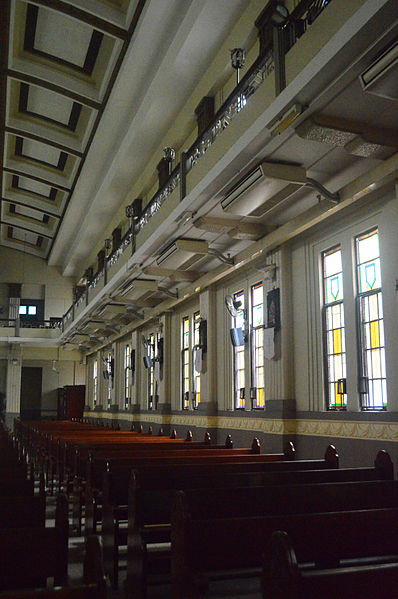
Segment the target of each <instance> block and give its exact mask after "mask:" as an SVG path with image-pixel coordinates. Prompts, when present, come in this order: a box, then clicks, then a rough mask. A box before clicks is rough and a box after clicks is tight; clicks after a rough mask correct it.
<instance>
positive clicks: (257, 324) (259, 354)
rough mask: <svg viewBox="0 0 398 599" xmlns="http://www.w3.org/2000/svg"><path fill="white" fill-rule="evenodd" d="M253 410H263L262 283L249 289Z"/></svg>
mask: <svg viewBox="0 0 398 599" xmlns="http://www.w3.org/2000/svg"><path fill="white" fill-rule="evenodd" d="M251 325H252V347H251V351H252V360H251V366H252V388H251V399H252V408H253V409H264V341H263V339H264V330H263V326H264V290H263V284H262V283H256V285H252V287H251Z"/></svg>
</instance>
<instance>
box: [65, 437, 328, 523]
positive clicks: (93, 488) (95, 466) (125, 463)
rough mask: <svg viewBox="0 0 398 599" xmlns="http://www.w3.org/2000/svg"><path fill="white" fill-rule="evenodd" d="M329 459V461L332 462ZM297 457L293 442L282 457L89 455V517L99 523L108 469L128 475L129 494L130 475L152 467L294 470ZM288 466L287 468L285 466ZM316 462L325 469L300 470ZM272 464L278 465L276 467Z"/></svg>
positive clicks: (170, 453) (321, 462)
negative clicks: (95, 507) (94, 510)
mask: <svg viewBox="0 0 398 599" xmlns="http://www.w3.org/2000/svg"><path fill="white" fill-rule="evenodd" d="M332 453H333V452H331V453H330V456H329V457H330V462H328V463H330V464H331V463H332V461H333V460H334V461H333V464H334V466H330V467H337V464H338V458H337V462H336V456H332ZM329 457H328V459H329ZM294 458H295V452H294V447H293V445H292V444H291V443H290V444H288V445H287V447H286V450H285V452H284V453H279V454H260V455H251V454H250V453H249V454H247V455H239V454H234V453H231V450H228V451H227V452H222V453H220V452H218V451H217V452H216V453H215V454H214V453H213V454H212V452H211V451H207V450H206V451H205V452H201V451H199V450H198V451H195V453H194V454H193V455H191V454H189V455H184V454H183V453H181V452H173V451H172V450H169V451H168V452H162V453H161V454H160V455H158V454H156V452H155V451H152V452H150V453H148V454H147V455H143V454H140V455H137V456H134V457H131V456H127V457H126V456H123V455H121V454H120V453H117V454H116V456H115V455H114V456H113V457H112V454H111V453H109V452H106V453H105V454H104V455H101V454H92V455H90V456H89V460H88V462H87V474H86V487H85V494H86V495H87V496H88V498H89V500H88V501H86V516H87V515H88V516H89V518H92V517H93V518H94V522H95V521H97V519H96V518H95V516H93V514H92V513H91V511H90V510H91V509H92V506H93V505H97V504H98V503H99V500H98V494H99V492H100V491H101V488H102V482H103V476H104V473H105V472H106V471H107V470H111V471H112V473H113V474H117V473H120V474H122V476H124V478H125V480H126V485H125V493H126V494H127V487H128V480H129V476H130V472H131V470H132V469H135V470H141V471H145V470H147V469H151V468H152V467H156V466H158V467H159V466H161V468H163V469H165V471H166V470H167V471H168V472H180V470H179V469H180V468H181V469H182V470H181V472H185V473H186V472H187V466H188V469H192V468H193V467H195V471H197V473H200V472H202V473H207V472H209V471H212V470H213V469H214V468H216V471H217V472H223V471H231V472H242V471H253V470H261V469H264V468H265V469H267V470H268V469H273V468H275V469H276V470H280V469H285V466H286V469H287V470H288V469H293V468H295V466H293V463H294ZM282 463H283V464H285V466H283V465H282ZM315 463H317V464H318V465H319V467H320V468H322V467H324V466H325V464H326V460H315V461H311V460H310V461H307V460H305V461H303V462H302V463H300V464H299V465H298V466H297V468H299V467H303V468H305V467H307V468H308V467H314V465H315ZM272 464H275V466H273V465H272ZM76 496H78V490H76ZM88 531H89V534H91V532H95V530H93V531H92V530H91V529H90V528H89V529H88Z"/></svg>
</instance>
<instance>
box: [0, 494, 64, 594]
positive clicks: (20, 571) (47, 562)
mask: <svg viewBox="0 0 398 599" xmlns="http://www.w3.org/2000/svg"><path fill="white" fill-rule="evenodd" d="M68 532H69V522H68V500H67V497H66V496H65V495H60V496H58V498H57V509H56V517H55V527H51V528H50V527H43V526H40V527H35V526H29V527H25V528H2V529H0V564H1V565H2V567H1V568H0V588H1V589H2V590H12V589H19V588H21V589H26V588H35V587H45V586H46V579H47V578H48V577H54V582H55V584H56V585H65V584H66V582H67V568H68Z"/></svg>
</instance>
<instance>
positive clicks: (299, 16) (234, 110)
mask: <svg viewBox="0 0 398 599" xmlns="http://www.w3.org/2000/svg"><path fill="white" fill-rule="evenodd" d="M331 2H332V0H302V2H300V3H299V4H298V5H297V6H296V8H295V9H294V10H293V11H292V13H291V15H290V17H289V21H288V22H287V24H286V25H285V27H283V29H282V30H281V31H280V32H279V34H280V38H281V50H282V64H280V56H279V59H278V62H277V63H276V60H275V52H276V50H275V49H273V48H271V49H270V50H268V51H267V52H266V53H265V54H262V55H260V56H259V57H258V58H257V60H256V61H255V62H254V63H253V65H252V66H251V67H250V68H249V69H248V71H247V73H246V74H245V75H244V77H243V78H242V79H241V81H240V82H239V83H238V85H237V86H236V87H235V88H234V90H233V91H232V92H231V94H230V95H229V96H228V98H227V99H226V100H225V102H224V103H223V104H222V106H221V107H220V108H219V110H218V111H217V113H216V114H215V116H214V118H213V120H212V122H211V124H210V125H209V126H208V127H207V128H206V129H205V130H204V131H203V133H202V134H201V135H200V136H198V138H197V139H196V140H195V141H194V143H193V144H192V145H191V147H190V148H189V150H188V151H187V152H186V153H183V154H182V157H181V163H179V164H177V165H176V166H175V168H174V169H173V171H172V172H171V174H170V176H169V178H168V180H167V181H166V183H165V184H164V185H163V187H162V188H161V189H159V190H158V191H157V192H156V193H155V195H154V196H153V197H152V198H151V200H150V201H149V202H148V204H147V205H146V206H145V208H144V210H143V212H142V215H141V217H140V218H139V219H138V221H137V222H136V223H135V224H134V235H133V233H132V230H131V228H129V229H128V231H127V232H126V234H125V235H124V237H123V240H122V242H121V244H120V246H119V248H118V249H117V250H115V251H114V252H112V254H111V255H110V256H109V257H108V258H107V260H106V263H105V268H104V269H102V270H101V271H100V272H98V273H97V274H96V276H95V277H94V279H93V280H92V281H90V283H89V284H88V286H87V288H86V292H85V293H83V294H82V295H81V296H80V297H79V298H78V299H77V300H76V301H75V303H74V304H73V305H72V306H71V308H70V309H69V310H68V312H67V313H66V314H65V316H64V318H63V330H64V329H65V328H66V327H67V326H68V325H69V323H70V322H71V321H73V320H74V310H75V308H77V307H80V305H81V303H83V302H85V304H86V305H87V304H88V291H91V290H92V289H94V288H95V287H96V286H97V285H98V284H99V283H100V281H101V280H102V279H103V280H104V285H105V284H106V282H107V277H106V270H107V267H109V268H110V267H112V266H114V264H116V262H117V261H118V260H119V258H120V256H121V255H122V254H123V253H124V252H125V251H126V249H127V248H128V247H129V246H130V245H131V244H132V242H133V240H134V239H135V236H136V235H137V233H139V232H140V231H141V230H142V229H143V228H144V227H145V226H146V225H147V224H148V223H149V221H150V220H151V218H152V217H153V216H154V215H155V214H157V212H158V211H159V210H160V208H161V207H162V206H163V204H164V203H165V201H166V200H167V198H168V197H169V196H170V195H171V194H172V193H173V191H174V190H175V189H176V188H177V187H178V186H180V188H181V199H182V198H183V197H184V195H185V177H186V174H187V173H189V172H190V171H191V170H192V169H193V168H194V167H195V166H196V164H197V163H198V162H199V161H200V159H201V158H202V157H203V156H204V155H205V154H206V152H207V150H208V149H209V148H210V147H211V146H212V145H213V143H214V142H215V140H216V139H217V138H218V137H219V136H220V135H221V134H222V132H223V131H224V130H225V129H226V128H227V127H228V126H229V124H230V123H231V121H232V120H233V119H234V118H235V117H236V116H237V115H238V114H239V113H240V112H241V110H243V109H244V108H245V107H246V106H247V105H248V104H249V100H250V98H251V97H252V96H253V94H254V93H255V92H256V91H257V89H258V88H259V87H260V86H261V85H262V83H263V82H264V81H265V80H266V79H267V77H268V76H269V75H270V74H271V73H272V72H275V80H276V81H278V80H281V73H279V72H277V71H278V70H283V75H284V69H285V64H284V56H285V55H286V54H287V52H288V51H289V50H290V49H291V48H292V47H293V46H294V45H295V43H296V42H297V40H298V39H299V38H300V37H301V36H302V35H303V34H304V33H305V32H306V31H307V29H308V27H309V26H310V25H312V23H313V22H314V21H315V20H316V19H317V18H318V17H319V15H320V14H321V13H322V12H323V11H324V9H325V8H326V7H327V6H328V5H329V4H331ZM283 79H284V77H283V76H282V80H283ZM276 88H277V93H279V92H280V91H281V89H278V85H276ZM282 88H283V85H282Z"/></svg>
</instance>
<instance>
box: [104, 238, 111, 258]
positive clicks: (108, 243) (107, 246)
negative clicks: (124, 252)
mask: <svg viewBox="0 0 398 599" xmlns="http://www.w3.org/2000/svg"><path fill="white" fill-rule="evenodd" d="M104 246H105V254H106V257H108V256H109V253H110V249H111V248H112V239H109V238H107V239H105V242H104Z"/></svg>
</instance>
